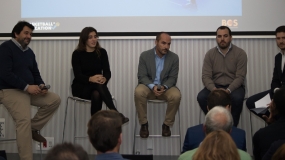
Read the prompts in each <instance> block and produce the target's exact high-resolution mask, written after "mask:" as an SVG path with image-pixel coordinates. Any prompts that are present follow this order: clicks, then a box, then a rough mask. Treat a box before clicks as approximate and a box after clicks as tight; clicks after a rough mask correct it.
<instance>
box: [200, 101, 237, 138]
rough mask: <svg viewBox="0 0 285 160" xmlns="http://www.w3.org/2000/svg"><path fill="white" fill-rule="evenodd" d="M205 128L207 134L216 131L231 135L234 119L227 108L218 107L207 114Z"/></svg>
mask: <svg viewBox="0 0 285 160" xmlns="http://www.w3.org/2000/svg"><path fill="white" fill-rule="evenodd" d="M204 127H205V132H206V134H209V133H210V132H212V131H216V130H224V131H226V132H228V133H230V132H231V130H232V127H233V117H232V115H231V113H230V112H229V111H228V110H227V109H226V108H225V107H222V106H216V107H214V108H212V109H211V110H210V111H209V112H208V113H207V115H206V117H205V122H204Z"/></svg>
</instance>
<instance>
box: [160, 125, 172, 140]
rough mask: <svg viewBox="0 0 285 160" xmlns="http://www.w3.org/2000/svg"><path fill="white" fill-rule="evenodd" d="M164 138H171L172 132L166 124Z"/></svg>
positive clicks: (163, 128)
mask: <svg viewBox="0 0 285 160" xmlns="http://www.w3.org/2000/svg"><path fill="white" fill-rule="evenodd" d="M162 136H163V137H170V136H171V131H170V128H169V126H168V125H166V124H164V123H163V125H162Z"/></svg>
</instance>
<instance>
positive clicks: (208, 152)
mask: <svg viewBox="0 0 285 160" xmlns="http://www.w3.org/2000/svg"><path fill="white" fill-rule="evenodd" d="M192 159H193V160H240V156H239V153H238V149H237V147H236V144H235V142H234V141H233V139H232V137H231V136H230V135H229V134H228V133H226V132H225V131H223V130H217V131H213V132H211V133H209V134H208V135H207V136H206V137H205V139H204V140H203V142H202V143H201V144H200V146H199V147H198V149H197V151H196V153H195V154H194V155H193V158H192Z"/></svg>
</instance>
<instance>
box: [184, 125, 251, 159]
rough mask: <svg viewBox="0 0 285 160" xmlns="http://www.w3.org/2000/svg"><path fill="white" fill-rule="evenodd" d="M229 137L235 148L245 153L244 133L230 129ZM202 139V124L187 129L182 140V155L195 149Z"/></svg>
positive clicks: (236, 129)
mask: <svg viewBox="0 0 285 160" xmlns="http://www.w3.org/2000/svg"><path fill="white" fill-rule="evenodd" d="M230 135H231V137H232V138H233V140H234V142H235V144H236V145H237V148H238V149H240V150H243V151H246V139H245V131H244V130H242V129H239V128H236V127H232V132H231V134H230ZM204 138H205V133H204V131H203V124H199V125H196V126H193V127H190V128H188V129H187V133H186V135H185V139H184V144H183V150H182V153H184V152H186V151H189V150H192V149H195V148H197V147H198V146H199V145H200V143H201V142H202V141H203V140H204Z"/></svg>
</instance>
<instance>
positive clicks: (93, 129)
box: [87, 110, 122, 154]
mask: <svg viewBox="0 0 285 160" xmlns="http://www.w3.org/2000/svg"><path fill="white" fill-rule="evenodd" d="M87 132H88V135H89V140H90V142H91V143H92V145H93V147H94V148H95V149H96V150H97V152H98V153H99V154H100V153H106V152H108V151H112V152H119V149H120V145H121V143H122V117H121V116H120V114H119V113H118V112H116V111H114V110H101V111H99V112H97V113H95V114H94V115H93V116H92V117H91V119H90V120H89V123H88V131H87Z"/></svg>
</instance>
